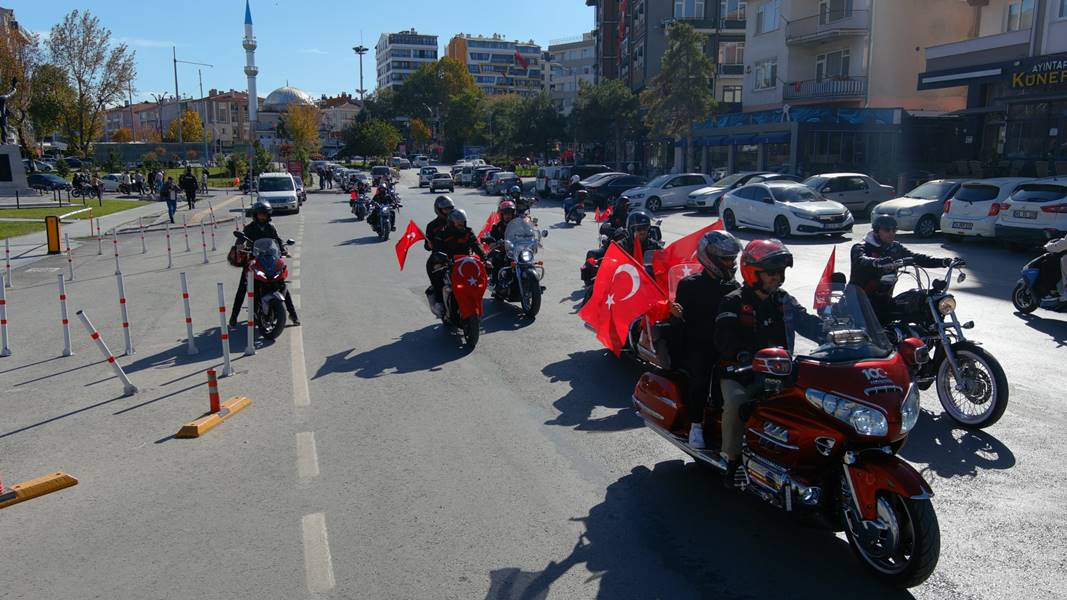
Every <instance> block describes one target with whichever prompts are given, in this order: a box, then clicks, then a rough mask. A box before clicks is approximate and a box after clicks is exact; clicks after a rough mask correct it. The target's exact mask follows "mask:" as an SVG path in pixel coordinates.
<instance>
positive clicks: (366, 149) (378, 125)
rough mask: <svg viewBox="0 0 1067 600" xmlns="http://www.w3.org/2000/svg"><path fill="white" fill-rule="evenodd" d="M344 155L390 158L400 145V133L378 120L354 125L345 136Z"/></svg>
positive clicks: (345, 132) (347, 130) (346, 130)
mask: <svg viewBox="0 0 1067 600" xmlns="http://www.w3.org/2000/svg"><path fill="white" fill-rule="evenodd" d="M343 137H344V140H345V146H344V148H343V149H342V150H341V152H342V154H346V155H348V156H366V157H370V156H379V157H384V156H389V155H390V154H392V152H393V150H395V149H396V147H397V145H398V144H400V139H401V138H400V132H399V131H397V129H396V127H393V126H392V125H390V124H389V123H386V122H385V121H379V120H377V119H374V120H370V121H366V122H365V123H360V122H358V121H357V122H355V123H352V125H350V126H349V127H348V128H347V129H345V131H344V134H343Z"/></svg>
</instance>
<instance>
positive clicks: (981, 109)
mask: <svg viewBox="0 0 1067 600" xmlns="http://www.w3.org/2000/svg"><path fill="white" fill-rule="evenodd" d="M1005 110H1006V108H1005V107H1004V106H1001V105H999V104H994V105H992V106H976V107H974V108H964V109H962V110H954V111H952V112H950V113H945V116H946V117H962V116H965V115H985V114H989V113H1002V112H1004V111H1005Z"/></svg>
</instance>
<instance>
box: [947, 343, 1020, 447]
mask: <svg viewBox="0 0 1067 600" xmlns="http://www.w3.org/2000/svg"><path fill="white" fill-rule="evenodd" d="M952 350H953V352H955V354H956V362H957V364H958V365H959V366H960V370H961V371H962V372H963V375H964V377H967V378H968V380H969V381H968V385H970V386H973V387H972V389H971V390H968V391H962V390H957V389H955V381H956V378H955V377H954V376H953V375H952V366H951V365H950V364H949V362H948V360H947V359H943V360H942V361H941V364H940V365H939V366H938V369H937V398H938V400H940V401H941V406H942V407H943V408H944V409H945V412H947V413H948V414H949V416H950V417H952V420H954V421H956V422H957V423H959V424H960V425H962V426H963V427H965V428H967V429H985V428H986V427H989V426H991V425H993V424H994V423H996V422H997V421H999V420H1000V418H1001V417H1002V416H1004V411H1005V410H1007V408H1008V377H1007V375H1005V374H1004V368H1003V367H1001V366H1000V363H999V362H998V361H997V359H995V358H993V355H992V354H990V353H989V352H986V350H985V349H984V348H982V347H981V346H977V345H975V344H972V343H970V342H959V343H957V344H954V345H953V346H952ZM976 407H977V409H978V410H975V409H976Z"/></svg>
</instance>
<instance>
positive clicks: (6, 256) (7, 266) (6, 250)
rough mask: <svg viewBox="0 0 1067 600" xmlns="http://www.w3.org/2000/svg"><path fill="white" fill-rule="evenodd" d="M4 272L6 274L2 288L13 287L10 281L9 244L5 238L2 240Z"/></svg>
mask: <svg viewBox="0 0 1067 600" xmlns="http://www.w3.org/2000/svg"><path fill="white" fill-rule="evenodd" d="M4 272H5V273H7V279H4V287H8V288H9V287H13V286H14V285H15V283H14V282H13V281H12V279H11V243H10V241H9V240H7V239H6V238H5V239H4Z"/></svg>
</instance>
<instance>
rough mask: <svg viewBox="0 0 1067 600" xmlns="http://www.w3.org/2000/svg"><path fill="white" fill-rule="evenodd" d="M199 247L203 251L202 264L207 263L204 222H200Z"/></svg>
mask: <svg viewBox="0 0 1067 600" xmlns="http://www.w3.org/2000/svg"><path fill="white" fill-rule="evenodd" d="M200 247H201V248H203V249H204V264H205V265H206V264H207V263H208V259H207V234H205V233H204V222H203V221H200Z"/></svg>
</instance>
